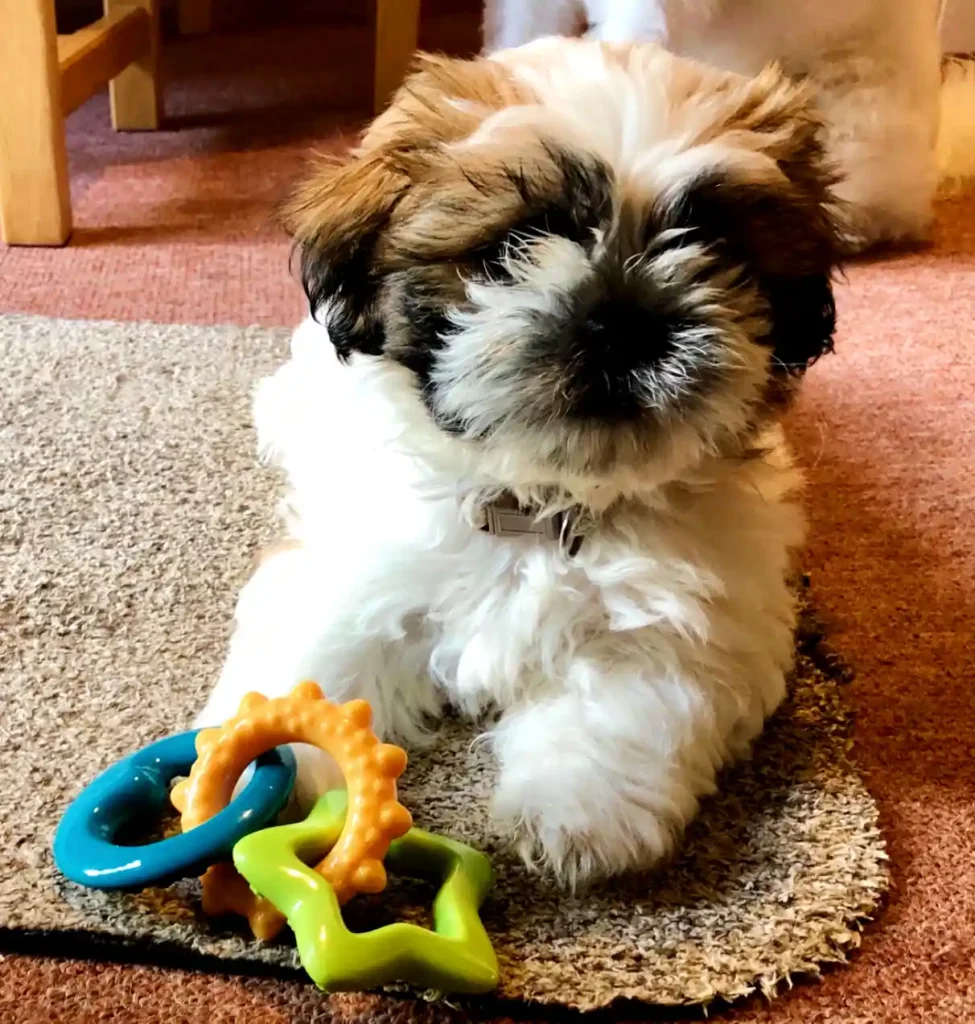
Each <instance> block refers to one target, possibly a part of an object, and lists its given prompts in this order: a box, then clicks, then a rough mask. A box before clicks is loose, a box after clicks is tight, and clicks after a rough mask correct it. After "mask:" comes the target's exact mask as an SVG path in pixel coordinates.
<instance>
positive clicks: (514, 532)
mask: <svg viewBox="0 0 975 1024" xmlns="http://www.w3.org/2000/svg"><path fill="white" fill-rule="evenodd" d="M483 509H484V525H483V526H481V529H482V530H484V532H485V533H489V534H491V536H492V537H527V536H534V537H538V538H540V539H544V540H550V541H553V542H555V543H557V544H558V546H559V549H560V550H561V551H562V553H563V554H564V555H566V556H567V557H569V558H573V557H575V555H576V554H578V552H579V548H580V547H582V541H583V539H584V533H583V531H582V530H581V529H580V527H581V522H582V506H581V505H572V506H571V507H570V508H567V509H565V510H564V511H561V512H555V513H553V514H551V515H547V516H544V517H542V516H540V515H539V510H538V509H532V508H531V507H527V506H525V505H522V504H521V503H520V502H519V501H518V499H517V498H516V497H515V496H514V495H513V494H512V493H511V492H510V491H503V492H502V493H501V494H499V495H498V497H497V498H495V499H494V500H493V501H490V502H488V504H486V505H484V506H483Z"/></svg>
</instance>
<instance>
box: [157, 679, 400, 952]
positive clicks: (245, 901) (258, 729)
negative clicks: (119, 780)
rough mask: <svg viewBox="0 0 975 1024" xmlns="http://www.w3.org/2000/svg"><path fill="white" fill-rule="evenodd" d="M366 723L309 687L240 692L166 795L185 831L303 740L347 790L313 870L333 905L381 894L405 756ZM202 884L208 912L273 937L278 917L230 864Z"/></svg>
mask: <svg viewBox="0 0 975 1024" xmlns="http://www.w3.org/2000/svg"><path fill="white" fill-rule="evenodd" d="M371 722H372V709H371V708H370V707H369V704H368V703H367V702H366V701H364V700H353V701H349V702H348V703H346V704H333V703H332V702H331V701H328V700H326V699H325V696H324V694H323V693H322V691H321V689H320V687H318V686H317V685H316V684H315V683H310V682H306V683H300V684H299V685H298V686H296V687H295V689H294V690H292V692H291V693H290V694H289V695H288V696H286V697H277V698H274V699H271V700H269V699H268V698H267V697H265V696H263V695H262V694H260V693H249V694H247V696H245V697H244V699H243V700H242V701H241V703H240V707H239V709H238V712H237V715H236V716H235V717H234V718H232V719H230V721H229V722H227V723H226V724H225V725H223V726H222V727H220V728H219V729H204V730H203V731H202V732H201V733H200V734H199V735H198V736H197V738H196V749H197V752H198V753H199V755H200V756H199V758H198V759H197V761H196V763H195V764H194V765H193V768H192V769H191V771H190V774H189V777H188V778H187V779H186V780H185V781H184V782H182V783H180V784H179V785H178V786H176V787H174V789H173V793H172V800H173V804H174V805H175V806H176V808H177V810H179V811H180V812H181V814H182V824H183V830H184V832H187V833H189V832H190V830H192V829H195V828H198V827H200V826H201V825H202V824H203V823H204V822H206V821H207V820H208V819H209V818H211V817H212V816H213V815H215V814H217V813H218V812H219V811H220V810H221V809H222V808H223V807H225V806H226V805H227V802H228V801H229V800H230V797H231V794H232V793H233V789H234V784H235V783H236V781H237V779H238V777H239V776H240V773H241V772H242V771H243V770H244V768H245V767H246V766H247V765H248V764H249V763H250V762H251V761H253V760H254V758H255V757H256V756H257V755H258V754H260V753H261V752H262V751H264V750H267V749H269V748H270V747H276V746H278V745H280V744H283V743H310V744H312V745H313V746H316V747H320V748H321V749H322V750H324V751H326V752H327V753H328V754H330V755H331V756H332V757H333V758H334V759H335V761H336V762H337V763H338V766H339V768H340V769H341V770H342V774H343V775H344V776H345V783H346V786H347V787H348V793H349V814H348V816H347V818H346V822H345V825H344V827H343V828H342V832H341V835H340V836H339V837H338V840H337V841H336V843H335V844H334V846H333V847H332V848H331V850H330V851H329V853H328V855H327V856H326V857H325V859H324V860H323V861H322V862H321V863H320V864H318V866H317V867H316V869H315V870H316V871H318V872H319V873H320V874H321V875H322V877H324V878H325V879H327V881H328V882H329V884H330V885H331V886H332V888H333V890H334V892H335V896H336V898H337V899H338V901H339V902H340V903H344V902H345V901H346V900H347V899H349V898H350V897H351V896H353V895H354V894H355V893H360V892H371V893H375V892H381V891H382V890H383V888H384V887H385V885H386V869H385V868H384V867H383V858H384V857H385V856H386V851H387V850H388V849H389V844H390V842H391V841H392V840H393V839H396V838H398V837H399V836H402V835H403V834H404V833H405V832H407V831H408V830H409V828H410V826H411V825H412V824H413V819H412V817H411V816H410V812H409V811H408V810H407V809H406V808H405V807H404V806H403V805H402V804H401V803H399V801H398V800H397V799H396V780H397V779H398V778H399V777H400V775H402V774H403V769H404V768H405V767H406V752H405V751H404V750H402V749H401V748H400V747H396V746H393V745H392V744H389V743H381V742H380V741H379V739H378V738H377V737H376V734H375V733H374V732H373V731H372V729H371V728H370V725H371ZM201 881H202V886H203V909H204V911H205V912H206V913H208V914H220V913H227V912H229V911H234V912H236V913H240V914H244V915H245V916H246V917H247V919H248V921H249V922H250V925H251V930H252V931H253V932H254V935H255V936H256V937H257V938H259V939H272V938H274V936H275V935H277V934H278V932H279V931H280V930H281V928H282V927H283V926H284V920H285V919H284V917H283V916H282V915H281V914H280V913H279V912H278V911H277V910H276V909H275V908H274V907H273V905H272V904H271V903H269V902H268V901H267V900H263V899H261V898H259V897H257V896H255V895H254V894H253V893H252V892H251V890H250V888H249V887H248V886H246V885H245V884H243V882H242V881H241V879H240V878H239V876H237V874H236V872H235V871H234V869H233V867H232V866H231V865H229V864H223V865H220V864H218V865H215V866H213V867H211V868H210V869H208V870H207V872H206V873H205V874H204V875H203V877H202V880H201Z"/></svg>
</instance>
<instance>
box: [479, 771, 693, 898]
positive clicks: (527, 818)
mask: <svg viewBox="0 0 975 1024" xmlns="http://www.w3.org/2000/svg"><path fill="white" fill-rule="evenodd" d="M569 775H571V773H569ZM600 776H601V773H600V772H599V770H598V769H595V770H593V771H592V772H590V773H589V774H588V777H584V778H581V779H580V780H578V785H574V782H573V780H572V779H571V778H569V777H567V775H565V774H561V773H560V777H559V778H558V779H551V780H548V781H545V780H541V779H539V778H538V777H537V776H535V777H533V778H527V777H524V778H523V779H520V780H518V783H517V784H513V780H511V779H510V778H509V779H508V780H507V784H506V783H505V780H502V785H501V786H500V787H499V789H498V792H497V793H496V794H495V800H494V812H495V816H496V818H497V820H498V821H499V823H500V824H501V826H502V828H504V829H505V830H506V831H507V832H508V833H509V834H510V835H511V836H512V839H513V842H514V845H515V848H516V850H517V851H518V853H519V855H520V856H521V858H522V860H524V862H525V864H526V865H527V866H528V867H529V868H531V869H532V870H535V871H541V872H544V873H546V874H550V875H552V876H554V877H555V879H556V880H557V881H558V882H559V883H560V884H562V885H564V886H566V887H567V888H570V889H575V888H576V887H578V886H584V885H586V884H587V883H589V882H593V881H596V880H598V879H600V878H606V877H609V876H611V875H617V874H621V873H622V872H624V871H631V870H644V869H647V868H650V867H653V866H654V865H655V864H656V863H657V862H659V861H660V860H662V859H663V858H664V857H666V856H667V854H668V853H669V852H670V851H671V849H672V848H673V845H674V841H675V838H676V837H677V835H678V834H679V833H680V831H681V830H682V829H683V826H684V824H685V823H686V821H687V820H688V818H689V817H690V815H691V813H692V811H691V810H690V809H688V810H687V811H686V812H685V813H680V812H679V811H678V805H679V804H680V803H689V804H690V805H695V804H696V801H695V800H694V799H693V797H690V796H689V797H688V799H687V800H686V801H685V800H680V801H678V804H675V803H674V802H672V801H671V800H670V799H669V798H667V797H665V796H664V795H663V794H658V793H650V792H643V793H642V794H637V793H631V794H629V796H627V795H624V793H621V792H620V790H621V789H622V790H625V789H626V788H627V786H626V783H625V782H624V780H620V779H617V780H615V781H616V786H618V787H619V788H616V786H614V783H613V781H611V780H610V779H608V778H603V777H600Z"/></svg>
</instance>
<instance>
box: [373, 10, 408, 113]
mask: <svg viewBox="0 0 975 1024" xmlns="http://www.w3.org/2000/svg"><path fill="white" fill-rule="evenodd" d="M375 4H376V6H375V26H376V48H375V60H376V64H375V75H374V80H373V81H374V84H373V105H374V107H375V110H376V113H379V111H381V110H382V109H383V108H384V107H385V106H386V104H387V103H388V102H389V100H390V98H391V97H392V95H393V93H394V92H395V91H396V90H397V89H398V88H399V86H400V84H401V83H402V81H403V78H404V77H405V75H406V72H407V70H408V69H409V66H410V61H412V60H413V54H414V53H415V52H416V40H417V35H418V33H419V28H420V0H375Z"/></svg>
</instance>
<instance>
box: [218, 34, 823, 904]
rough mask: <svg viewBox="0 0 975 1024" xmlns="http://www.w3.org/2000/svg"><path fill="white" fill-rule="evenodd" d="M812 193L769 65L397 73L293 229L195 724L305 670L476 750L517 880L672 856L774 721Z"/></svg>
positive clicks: (526, 59)
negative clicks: (226, 641) (462, 722)
mask: <svg viewBox="0 0 975 1024" xmlns="http://www.w3.org/2000/svg"><path fill="white" fill-rule="evenodd" d="M834 182H835V178H834V175H833V173H832V171H831V169H830V168H829V167H828V165H827V164H826V162H825V160H824V157H823V149H822V144H821V142H820V124H819V121H818V119H817V116H816V114H815V113H814V111H813V108H812V105H811V103H810V99H809V95H808V93H807V91H806V90H805V89H804V88H802V87H800V86H797V85H796V84H794V83H793V82H792V81H790V80H789V79H788V78H787V77H785V76H784V75H783V74H781V73H780V72H778V71H776V70H774V69H771V70H766V71H763V72H762V73H761V74H760V75H758V76H757V77H754V78H746V77H741V76H738V75H735V74H730V73H727V72H723V71H717V70H712V69H708V68H706V67H704V66H702V65H700V64H696V63H692V62H690V61H687V60H682V59H679V58H677V57H674V56H671V55H670V54H668V53H666V52H665V51H664V50H662V49H660V48H658V47H656V46H654V45H650V44H645V45H635V46H615V45H608V44H602V43H598V42H589V41H562V40H560V41H555V40H545V41H541V42H537V43H534V44H531V45H528V46H525V47H523V48H521V49H517V50H513V51H509V52H504V53H499V54H497V55H496V57H494V58H492V59H479V60H474V61H459V60H448V59H443V58H434V57H427V58H424V59H423V60H422V62H421V64H420V68H419V70H418V71H417V72H416V74H414V75H413V76H412V77H411V78H410V79H409V80H408V81H407V83H406V84H405V86H404V87H403V88H402V89H401V90H400V92H399V94H398V95H397V97H396V98H395V100H394V102H393V104H392V106H391V107H390V109H389V110H387V111H386V112H385V113H384V114H383V115H382V116H380V117H379V118H378V120H376V122H375V123H374V124H373V125H372V126H371V128H369V130H368V131H367V132H366V134H365V137H364V139H363V141H362V143H361V145H360V147H359V148H358V150H356V152H355V153H354V154H353V156H352V158H351V160H350V161H349V162H347V163H345V164H344V165H333V164H323V165H322V166H321V167H320V168H319V169H318V170H317V171H316V173H314V174H313V175H312V177H311V178H310V180H309V181H307V183H306V184H305V185H304V186H303V187H302V188H301V190H300V191H299V193H298V195H297V197H296V199H295V201H294V203H293V205H292V208H291V211H290V222H291V225H292V227H293V229H294V232H295V235H296V240H297V246H298V249H299V251H300V262H301V272H302V277H303V280H304V285H305V289H306V291H307V294H308V298H309V302H310V305H311V310H312V317H313V318H312V319H309V320H307V321H306V322H305V323H304V324H303V325H302V326H301V327H300V328H299V329H298V330H297V332H296V333H295V335H294V339H293V343H292V352H291V359H290V361H289V362H288V363H286V364H285V365H284V366H283V367H281V369H280V370H278V372H277V373H275V374H274V375H273V376H272V377H270V378H269V379H267V380H265V381H264V382H263V383H262V384H261V386H260V388H259V390H258V393H257V397H256V402H255V418H256V424H257V430H258V434H259V440H260V449H261V452H262V454H263V457H264V458H265V459H266V460H267V461H268V462H270V463H273V464H274V465H276V466H278V467H280V468H281V469H282V470H283V471H284V473H285V474H286V476H287V480H288V492H287V497H286V498H285V500H284V503H283V506H282V510H281V511H282V518H283V522H284V528H285V531H286V535H287V539H288V542H287V544H285V545H284V546H283V547H282V548H281V549H279V550H278V551H277V552H276V553H275V554H274V555H273V556H272V557H270V558H268V559H267V560H265V561H264V562H263V564H262V565H261V566H260V568H259V569H258V570H257V571H256V573H255V575H254V576H253V578H252V579H251V580H250V582H249V583H248V584H247V586H246V587H245V589H244V590H243V592H242V594H241V596H240V600H239V605H238V609H237V616H236V619H237V622H236V631H235V634H234V636H233V639H232V642H231V645H230V651H229V656H228V658H227V662H226V665H225V668H224V670H223V673H222V676H221V678H220V680H219V682H218V684H217V686H216V689H215V690H214V692H213V694H212V696H211V697H210V700H209V702H208V703H207V705H206V707H205V709H204V710H203V712H202V714H201V715H200V717H199V724H201V725H209V724H215V723H218V722H221V721H222V720H224V719H225V718H227V717H228V716H230V715H232V714H233V713H234V711H235V709H236V707H237V704H238V702H239V700H240V698H241V697H242V696H243V695H244V694H245V693H246V692H247V691H249V690H260V691H262V692H264V693H266V694H268V695H272V696H273V695H279V694H282V693H284V692H286V691H287V690H288V689H290V688H291V687H292V686H293V685H294V684H295V683H297V682H298V681H300V680H302V679H305V678H311V679H314V680H317V681H318V682H319V683H320V684H321V685H322V686H323V687H324V689H325V690H326V692H327V693H328V694H329V695H330V696H331V697H333V698H335V699H337V700H345V699H349V698H352V697H364V698H366V699H368V700H369V701H370V702H371V703H372V706H373V708H374V713H375V725H376V728H377V730H378V731H379V732H380V733H381V734H383V735H384V736H385V737H387V738H390V739H395V740H398V741H401V742H405V743H406V744H417V743H420V742H424V741H427V740H429V739H430V738H431V734H432V733H433V734H435V726H436V719H437V716H438V715H439V714H440V713H441V712H442V711H443V710H444V709H445V708H446V707H447V706H449V707H451V708H453V709H456V710H457V711H459V712H460V713H462V714H465V715H469V716H472V717H475V718H477V719H479V720H481V721H483V722H484V723H485V728H486V736H487V738H488V740H489V742H490V745H491V749H492V750H493V753H494V755H495V757H496V759H497V766H498V776H497V785H496V791H495V793H494V800H493V810H494V813H495V815H496V816H497V822H498V828H499V830H502V831H503V832H504V831H506V832H508V833H510V835H511V837H512V839H513V841H514V843H515V844H516V845H517V848H518V849H519V850H520V852H521V854H522V855H523V857H524V859H525V861H526V862H527V863H528V864H530V865H534V866H537V867H539V868H541V869H545V870H547V871H549V872H551V873H553V874H554V875H555V876H556V877H557V878H559V879H560V880H561V881H562V882H564V883H566V884H568V885H573V884H575V883H577V882H583V881H586V880H589V879H591V878H593V877H596V876H604V875H610V874H613V873H616V872H621V871H624V870H627V869H631V868H644V867H648V866H650V865H653V864H654V863H655V862H656V861H658V860H659V859H660V858H661V857H663V856H665V855H666V854H667V852H668V851H669V850H670V849H671V847H672V845H673V843H674V842H675V839H676V838H677V837H678V836H679V835H680V833H681V830H682V829H683V828H684V826H685V825H686V824H687V822H688V821H689V820H690V819H691V818H692V817H693V815H694V813H695V811H696V809H697V806H698V800H699V799H700V798H701V797H702V796H703V795H705V794H707V793H710V792H711V791H712V790H713V789H714V786H715V776H716V773H717V771H718V770H719V769H720V768H721V766H722V765H724V764H725V763H726V762H728V760H729V759H731V758H733V757H736V756H738V755H740V754H742V753H744V752H745V751H747V749H748V746H749V744H750V742H751V741H752V740H753V739H754V737H755V736H756V735H757V734H758V733H759V732H760V730H761V728H762V724H763V722H764V721H765V719H766V718H767V717H768V716H769V714H771V713H772V712H773V711H774V710H775V708H776V706H777V705H778V704H779V702H780V701H781V700H782V698H783V696H784V695H785V689H786V674H787V673H788V671H789V668H790V665H791V663H792V657H793V626H794V610H793V597H792V594H791V593H790V587H789V582H788V579H789V575H790V564H791V559H790V553H791V552H792V550H793V549H794V548H795V547H796V545H798V544H799V543H800V541H801V540H802V537H803V517H802V514H801V511H800V507H799V505H798V504H797V491H798V489H799V484H800V476H799V473H798V472H797V470H796V469H795V468H794V467H793V465H792V462H791V459H790V456H789V452H788V450H787V447H786V444H785V441H784V439H783V434H782V430H781V428H780V426H779V420H780V417H781V415H782V412H783V410H784V409H785V408H786V407H787V405H788V403H789V400H790V398H791V396H792V394H793V392H794V389H795V387H796V385H797V383H798V381H799V378H800V377H801V376H802V374H803V371H804V370H805V369H806V367H807V366H808V365H809V364H810V363H811V362H813V361H814V360H815V359H816V358H817V357H819V356H820V355H822V354H823V353H824V352H827V351H828V350H829V349H830V347H831V344H832V336H833V329H834V307H833V298H832V294H831V290H830V274H831V272H832V270H833V268H834V266H835V264H836V261H837V257H838V252H839V249H840V238H839V227H838V221H837V216H836V209H835V203H834V198H833V194H832V191H831V189H832V186H833V185H834ZM432 738H433V741H434V742H435V735H433V737H432ZM305 753H307V752H305ZM300 776H301V779H300V783H301V788H302V793H303V795H304V798H305V799H310V798H312V797H314V795H316V793H317V792H319V791H321V790H322V789H323V788H325V787H327V786H329V785H330V784H332V782H333V779H332V778H331V777H330V773H329V765H328V764H327V761H326V760H323V759H321V758H319V759H314V758H311V757H308V756H305V757H303V758H302V760H301V768H300Z"/></svg>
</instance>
